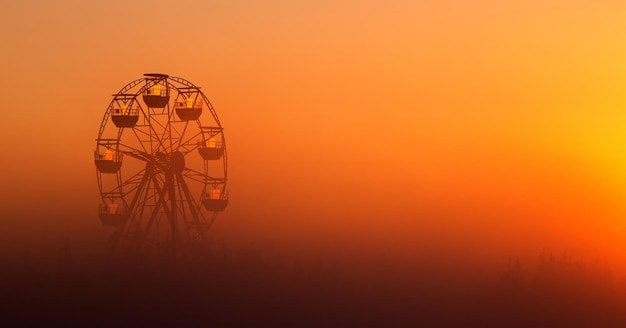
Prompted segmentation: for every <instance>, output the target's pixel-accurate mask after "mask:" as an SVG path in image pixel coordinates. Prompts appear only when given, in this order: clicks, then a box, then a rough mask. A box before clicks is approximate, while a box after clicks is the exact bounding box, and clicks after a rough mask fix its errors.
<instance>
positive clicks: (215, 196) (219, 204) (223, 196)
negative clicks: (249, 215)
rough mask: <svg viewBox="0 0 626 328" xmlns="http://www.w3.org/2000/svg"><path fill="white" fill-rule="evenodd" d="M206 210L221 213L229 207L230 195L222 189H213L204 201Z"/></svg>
mask: <svg viewBox="0 0 626 328" xmlns="http://www.w3.org/2000/svg"><path fill="white" fill-rule="evenodd" d="M202 204H203V205H204V208H206V209H207V210H209V211H214V212H221V211H223V210H224V209H225V208H226V206H227V205H228V193H227V192H225V191H222V190H221V189H217V188H216V189H213V190H211V191H210V192H208V193H206V195H205V196H204V198H203V199H202Z"/></svg>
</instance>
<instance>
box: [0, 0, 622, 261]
mask: <svg viewBox="0 0 626 328" xmlns="http://www.w3.org/2000/svg"><path fill="white" fill-rule="evenodd" d="M1 8H2V10H0V32H1V34H0V41H1V44H2V51H1V52H0V60H1V62H2V64H1V65H0V73H1V74H2V79H0V95H1V96H2V100H3V102H4V106H3V108H4V114H3V116H2V117H3V118H2V120H0V149H2V151H3V153H4V155H3V156H2V161H0V172H2V173H1V174H0V186H1V187H0V188H1V189H0V197H1V198H0V199H1V201H2V204H3V206H4V207H5V210H4V211H3V213H4V214H3V216H2V218H1V220H2V221H0V223H1V224H2V225H3V226H5V227H4V228H2V231H3V234H6V238H7V240H10V239H11V238H18V237H16V236H28V237H25V238H36V237H34V236H37V235H38V234H42V233H51V234H55V235H61V236H63V235H76V234H82V235H85V236H87V235H94V236H96V235H97V236H101V235H105V234H106V231H107V230H106V229H105V228H104V227H102V226H101V225H100V222H99V220H98V217H97V213H96V209H97V205H98V203H99V195H98V189H97V184H96V177H95V167H94V164H93V157H92V153H93V149H94V146H95V142H94V139H95V138H96V136H97V132H98V127H99V125H100V122H101V120H102V116H103V114H104V112H105V110H106V106H107V105H108V103H109V101H110V99H111V98H110V97H111V94H113V93H115V92H117V91H118V90H119V89H120V88H121V87H122V86H123V85H125V84H126V83H128V82H129V81H131V80H133V79H135V78H139V77H141V76H142V74H143V73H147V72H160V73H166V74H170V75H173V76H180V77H183V78H186V79H188V80H190V81H192V82H193V83H195V84H197V85H200V86H202V87H203V90H204V92H205V94H206V95H207V96H208V97H209V99H210V100H211V102H212V103H213V105H214V107H215V108H216V110H217V113H218V115H219V116H220V120H221V122H222V125H223V126H224V128H225V135H226V138H227V142H228V150H229V164H230V166H229V177H230V182H229V188H230V195H231V204H230V207H229V208H228V210H227V211H226V212H225V213H224V215H223V216H222V217H221V219H220V222H218V224H217V225H216V227H215V230H214V233H215V236H216V237H217V238H233V239H236V240H240V241H257V242H260V243H262V242H265V243H275V244H281V243H287V244H290V245H291V244H293V245H295V244H298V245H305V246H307V247H318V246H319V247H322V246H324V247H335V246H337V245H342V246H344V247H354V248H355V249H368V248H385V247H387V248H389V249H393V250H403V251H408V252H411V251H415V252H419V251H421V250H423V249H426V248H433V247H436V248H439V249H448V250H450V251H452V252H454V251H456V250H464V251H466V252H469V253H470V254H474V255H476V256H480V255H496V256H501V255H502V254H517V253H520V252H528V253H529V254H538V252H539V251H541V250H542V249H554V250H556V251H561V250H570V251H574V252H581V253H583V254H585V255H590V254H595V253H598V252H600V253H602V254H604V255H606V256H611V257H612V256H617V254H620V253H623V252H624V251H626V239H625V238H626V226H625V225H624V223H623V222H624V214H626V207H625V206H624V197H625V196H626V173H625V167H626V157H625V156H624V154H625V150H626V147H625V146H626V133H625V132H624V131H626V130H625V129H624V128H625V126H626V111H625V110H624V109H625V108H626V96H625V94H624V90H625V89H626V88H625V87H626V64H625V63H626V62H625V61H624V58H626V46H625V44H626V42H625V37H624V35H626V33H625V32H626V21H625V20H624V19H623V18H624V17H626V4H623V3H622V2H619V1H593V2H589V1H571V0H568V1H565V0H563V1H504V2H503V1H286V0H284V1H273V0H268V1H176V2H172V1H158V0H151V1H65V0H62V1H2V5H1ZM12 232H15V233H12ZM20 238H21V237H20ZM103 240H104V239H103ZM616 258H617V257H616Z"/></svg>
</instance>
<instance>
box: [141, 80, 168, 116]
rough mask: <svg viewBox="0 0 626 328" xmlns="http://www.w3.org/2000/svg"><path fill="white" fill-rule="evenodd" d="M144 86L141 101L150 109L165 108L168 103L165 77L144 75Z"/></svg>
mask: <svg viewBox="0 0 626 328" xmlns="http://www.w3.org/2000/svg"><path fill="white" fill-rule="evenodd" d="M145 75H146V76H148V78H147V79H146V86H145V87H144V92H143V101H144V102H145V103H146V105H148V107H151V108H165V106H166V105H167V104H168V103H169V101H170V88H169V85H168V84H167V82H166V79H167V75H163V74H145Z"/></svg>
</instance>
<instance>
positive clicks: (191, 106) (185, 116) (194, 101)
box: [174, 87, 203, 121]
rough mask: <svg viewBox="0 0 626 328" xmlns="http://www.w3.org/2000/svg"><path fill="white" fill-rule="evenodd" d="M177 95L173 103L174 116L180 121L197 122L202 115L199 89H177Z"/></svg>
mask: <svg viewBox="0 0 626 328" xmlns="http://www.w3.org/2000/svg"><path fill="white" fill-rule="evenodd" d="M178 91H179V95H178V97H176V101H175V102H174V109H175V110H176V115H178V118H180V120H181V121H191V120H197V119H198V118H199V117H200V114H202V104H203V100H202V97H201V96H200V88H197V87H196V88H191V87H190V88H179V89H178Z"/></svg>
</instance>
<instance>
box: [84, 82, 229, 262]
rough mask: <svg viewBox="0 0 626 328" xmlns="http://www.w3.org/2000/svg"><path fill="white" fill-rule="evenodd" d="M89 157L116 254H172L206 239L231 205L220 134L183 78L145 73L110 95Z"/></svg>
mask: <svg viewBox="0 0 626 328" xmlns="http://www.w3.org/2000/svg"><path fill="white" fill-rule="evenodd" d="M207 111H208V113H207ZM94 157H95V164H96V175H97V180H98V188H99V190H100V195H101V197H102V204H101V205H100V208H99V217H100V220H101V221H102V223H103V224H104V225H105V226H111V227H114V228H115V232H114V233H113V235H112V238H111V241H112V245H113V248H114V250H122V249H124V250H132V251H149V250H157V252H165V253H169V252H171V253H172V254H174V255H175V254H176V253H177V252H178V250H179V249H181V246H182V247H184V246H185V245H190V244H193V243H194V242H196V241H202V240H206V239H207V233H208V231H209V229H210V228H211V226H212V225H213V223H214V222H215V220H216V218H217V216H218V214H219V212H221V211H223V210H224V208H225V207H226V205H227V204H228V193H227V190H226V181H227V153H226V140H225V138H224V131H223V128H222V126H221V124H220V121H219V119H218V117H217V113H216V112H215V109H214V108H213V106H212V105H211V102H210V101H209V99H208V98H207V97H206V95H205V94H204V93H203V92H202V91H201V90H200V87H198V86H196V85H194V84H193V83H191V82H189V81H187V80H185V79H182V78H179V77H172V76H168V75H165V74H144V77H143V78H140V79H136V80H134V81H132V82H130V83H128V84H126V85H125V86H124V87H123V88H122V89H121V90H120V91H119V92H118V93H116V94H114V95H113V99H112V100H111V102H110V103H109V106H108V107H107V109H106V111H105V114H104V117H103V119H102V123H101V124H100V129H99V131H98V138H97V139H96V149H95V152H94Z"/></svg>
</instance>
